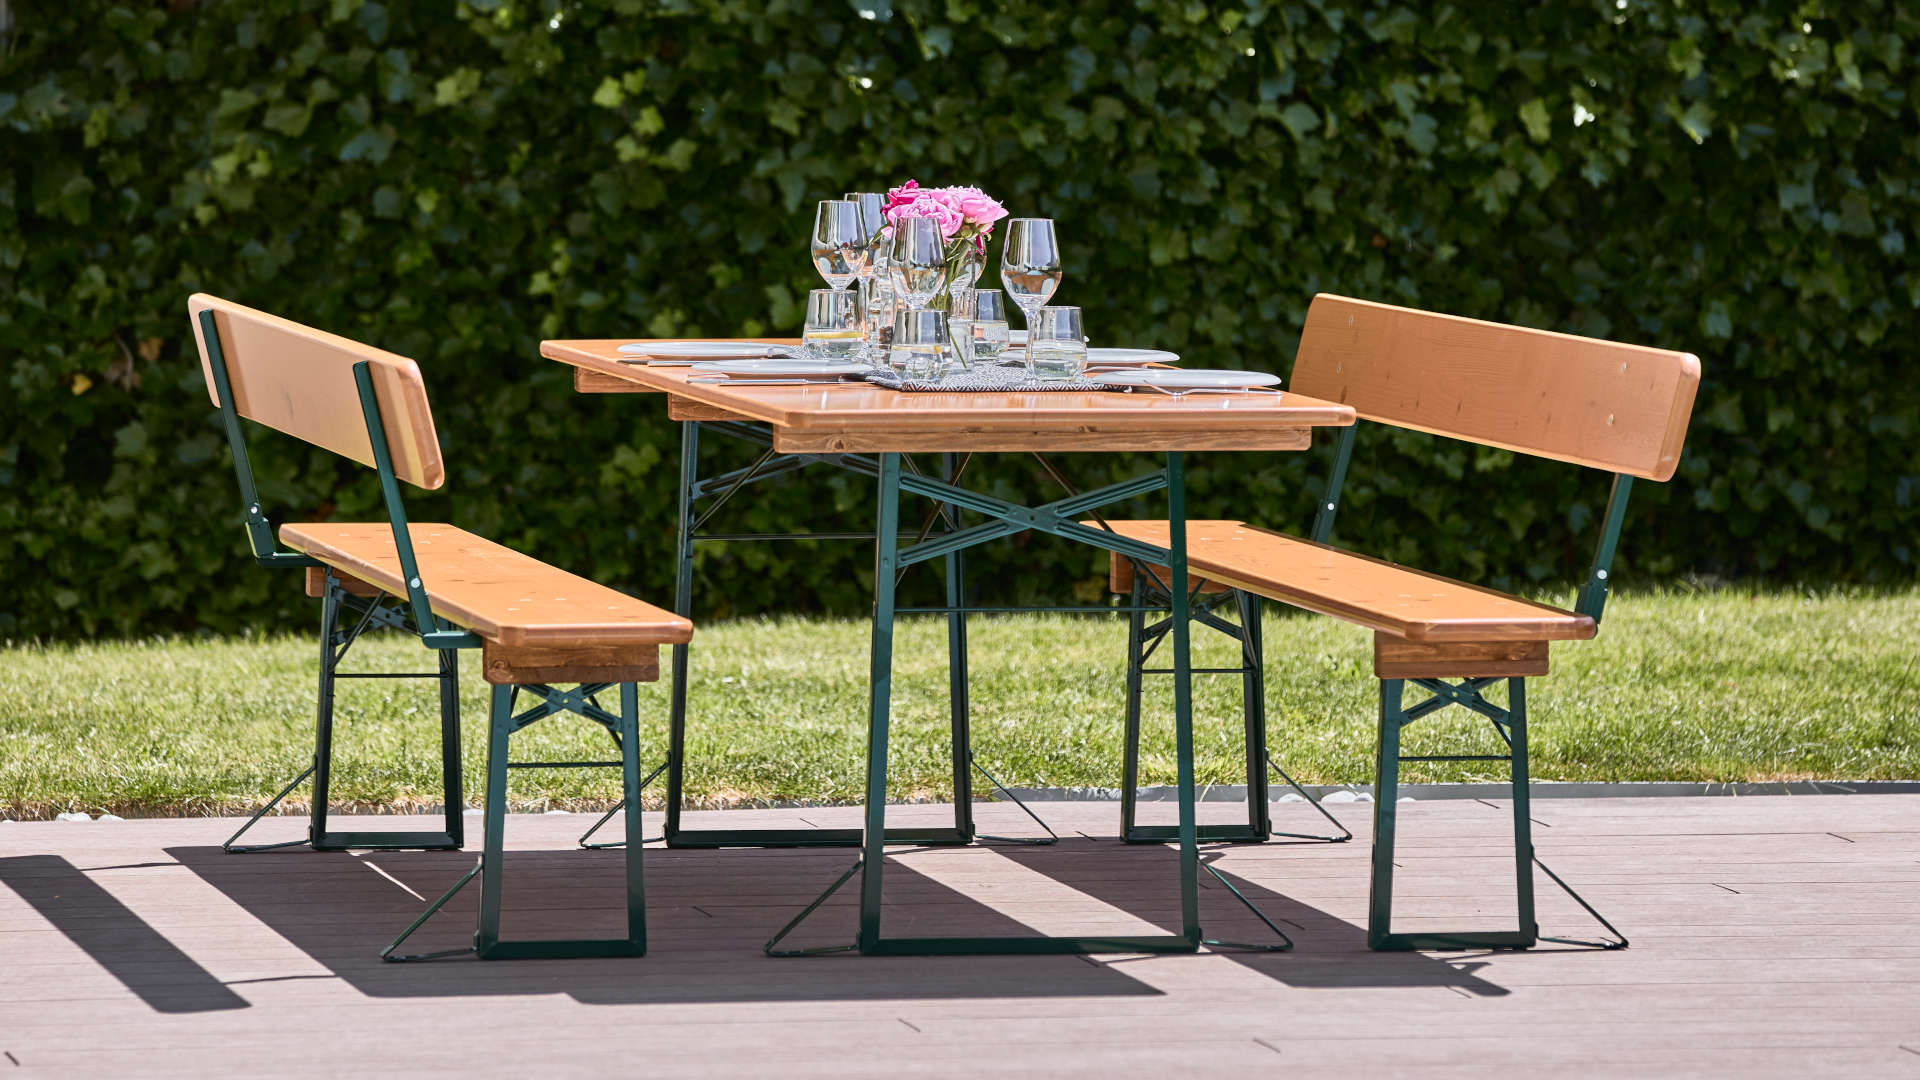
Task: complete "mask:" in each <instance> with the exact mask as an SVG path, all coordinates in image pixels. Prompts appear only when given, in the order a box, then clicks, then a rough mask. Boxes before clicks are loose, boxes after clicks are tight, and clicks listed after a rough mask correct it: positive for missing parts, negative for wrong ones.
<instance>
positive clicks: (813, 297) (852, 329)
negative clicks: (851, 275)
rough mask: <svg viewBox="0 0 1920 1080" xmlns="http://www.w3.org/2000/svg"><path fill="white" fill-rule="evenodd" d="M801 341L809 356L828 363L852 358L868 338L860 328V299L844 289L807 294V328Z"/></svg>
mask: <svg viewBox="0 0 1920 1080" xmlns="http://www.w3.org/2000/svg"><path fill="white" fill-rule="evenodd" d="M800 337H801V340H802V341H804V342H806V345H807V354H808V355H810V356H818V357H824V358H826V359H828V360H845V359H848V358H849V357H851V356H852V355H853V354H854V353H855V352H856V351H857V350H858V349H859V348H860V343H861V342H862V341H863V340H864V339H865V338H866V333H865V332H864V331H863V330H862V329H861V326H860V304H859V297H857V296H855V295H854V294H853V293H851V292H848V291H844V290H841V289H814V290H812V291H811V292H809V293H807V325H806V329H805V330H803V331H802V332H801V335H800Z"/></svg>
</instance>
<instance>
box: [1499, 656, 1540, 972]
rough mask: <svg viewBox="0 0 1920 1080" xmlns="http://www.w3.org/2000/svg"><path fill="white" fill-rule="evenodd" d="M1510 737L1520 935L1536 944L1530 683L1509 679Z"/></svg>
mask: <svg viewBox="0 0 1920 1080" xmlns="http://www.w3.org/2000/svg"><path fill="white" fill-rule="evenodd" d="M1507 735H1508V738H1509V739H1511V740H1512V746H1511V748H1510V749H1511V752H1512V766H1511V771H1510V772H1509V773H1508V776H1509V783H1510V784H1511V786H1512V791H1513V895H1514V901H1515V906H1516V907H1517V908H1518V909H1519V912H1520V933H1521V935H1523V936H1524V937H1526V938H1527V943H1528V944H1533V943H1534V942H1535V941H1538V940H1539V938H1540V923H1539V921H1538V920H1537V919H1536V918H1535V916H1534V910H1533V813H1532V793H1531V791H1530V790H1529V784H1530V782H1531V777H1530V776H1529V775H1528V772H1527V680H1525V679H1521V678H1513V679H1508V680H1507Z"/></svg>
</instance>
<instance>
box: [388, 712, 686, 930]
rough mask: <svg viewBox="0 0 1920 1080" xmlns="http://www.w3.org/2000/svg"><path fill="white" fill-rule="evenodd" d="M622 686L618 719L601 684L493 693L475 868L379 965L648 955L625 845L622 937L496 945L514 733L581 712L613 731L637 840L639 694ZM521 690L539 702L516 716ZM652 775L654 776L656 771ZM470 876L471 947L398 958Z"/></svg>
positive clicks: (641, 892)
mask: <svg viewBox="0 0 1920 1080" xmlns="http://www.w3.org/2000/svg"><path fill="white" fill-rule="evenodd" d="M619 687H620V712H619V715H614V714H613V713H611V712H608V711H607V710H605V709H603V708H601V707H600V705H599V704H598V702H597V700H596V698H595V695H596V694H598V693H599V692H601V691H603V690H605V689H607V688H608V684H605V683H590V684H585V685H582V686H579V687H577V688H575V689H572V690H558V689H555V688H553V687H551V686H546V685H541V684H529V685H526V686H495V687H494V688H493V701H492V709H491V714H490V717H489V723H488V739H487V798H486V811H485V812H486V838H485V841H484V845H483V847H482V850H481V854H480V858H479V861H478V862H476V863H475V864H474V867H473V869H471V870H469V871H467V872H466V874H465V875H463V876H462V877H461V878H460V880H459V881H457V882H455V883H454V886H453V888H451V889H448V890H447V892H446V893H445V895H443V896H441V897H440V899H438V900H435V901H434V902H433V903H432V904H431V905H429V906H428V907H427V910H426V911H424V912H421V914H420V917H419V918H417V919H415V920H413V923H412V924H411V925H409V926H408V927H407V928H406V929H405V930H404V931H402V932H401V934H400V936H399V937H397V938H394V939H393V941H392V943H390V944H389V945H388V946H387V947H386V948H384V949H382V950H380V956H381V958H383V959H386V960H391V961H403V960H431V959H438V958H440V957H445V956H460V955H465V954H467V953H472V954H474V955H476V956H478V957H480V958H481V959H483V960H518V959H543V960H565V959H574V958H578V957H591V956H642V955H645V953H646V951H647V921H646V920H647V916H646V893H645V889H644V887H643V881H642V878H641V867H640V859H641V846H640V845H639V844H637V843H629V844H628V845H627V848H626V853H625V855H626V898H627V935H626V937H624V938H584V939H572V940H548V941H502V940H500V889H501V868H502V866H501V864H502V845H503V842H504V839H505V838H504V835H503V833H504V831H505V826H506V817H507V770H508V769H509V768H514V767H516V766H515V765H514V764H512V763H509V762H508V760H507V743H508V740H509V739H510V738H511V737H512V735H513V733H514V732H516V731H519V730H520V729H521V728H524V727H526V726H527V725H529V724H532V723H534V722H535V721H538V720H541V719H544V718H546V717H548V716H553V715H556V714H558V713H562V712H573V713H578V714H580V715H581V716H584V717H586V718H587V719H589V720H592V721H594V722H595V723H598V724H600V725H602V726H604V727H605V728H606V729H607V730H608V731H609V732H612V734H613V737H614V741H615V742H616V743H617V744H618V745H619V747H620V761H619V762H618V764H619V766H620V769H621V774H622V777H623V779H624V784H623V785H622V786H623V788H624V790H623V792H622V794H623V795H624V800H623V802H622V806H623V807H624V809H625V813H626V826H627V836H628V837H630V838H632V837H638V836H639V835H640V784H641V781H640V757H639V748H638V747H639V719H638V718H639V713H640V699H639V690H638V687H637V686H636V685H635V684H633V683H620V684H619ZM523 690H524V691H526V692H527V693H529V694H532V695H533V696H535V697H537V698H539V699H540V701H539V703H538V704H536V705H534V706H533V707H532V708H529V709H527V710H526V711H524V712H521V713H518V714H516V713H515V712H514V706H515V704H516V699H517V698H518V695H519V693H520V691H523ZM530 764H532V765H533V766H534V767H545V768H554V767H564V766H572V765H577V764H583V763H578V762H538V763H530ZM590 764H601V763H598V762H595V763H590ZM655 771H656V774H657V772H658V770H655ZM603 820H604V819H603ZM475 877H478V878H479V879H480V912H479V916H478V919H477V925H476V927H475V929H474V934H473V946H472V947H471V948H466V949H448V950H442V951H439V952H431V953H420V954H415V955H402V954H397V952H396V950H398V949H399V947H400V945H401V943H402V942H404V941H406V940H407V938H408V937H410V936H411V935H412V934H413V932H414V931H415V930H418V929H419V928H420V927H421V926H422V925H423V924H425V923H426V921H427V920H428V919H430V918H432V917H433V916H434V914H435V913H437V912H438V911H439V910H440V909H441V908H442V907H444V906H445V905H446V903H447V901H449V900H451V899H453V897H454V894H456V893H458V892H459V891H460V890H461V889H463V888H465V887H466V885H467V883H468V882H470V881H472V880H473V879H474V878H475Z"/></svg>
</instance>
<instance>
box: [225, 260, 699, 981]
mask: <svg viewBox="0 0 1920 1080" xmlns="http://www.w3.org/2000/svg"><path fill="white" fill-rule="evenodd" d="M187 307H188V312H189V315H190V317H191V320H192V323H193V332H194V336H195V338H196V340H197V341H198V343H199V348H200V361H201V366H202V372H203V374H204V375H205V376H206V380H207V390H208V394H209V395H210V396H211V397H212V399H213V403H214V405H215V407H216V408H218V409H219V410H220V412H221V415H222V418H223V421H224V423H225V427H226V432H227V438H228V443H229V445H230V447H231V448H232V451H233V462H234V470H235V474H236V477H237V479H238V481H239V486H240V497H241V502H242V505H243V506H244V507H245V513H246V518H245V520H246V528H247V534H248V538H249V542H250V545H251V547H252V550H253V555H254V558H255V560H256V561H257V562H259V563H260V564H262V565H265V566H287V567H295V568H300V569H303V570H304V571H305V577H306V587H307V592H308V594H309V595H311V596H315V597H318V598H319V599H320V600H321V633H320V636H321V655H320V687H319V707H318V712H317V725H316V726H317V731H316V737H315V749H314V755H313V762H312V764H311V765H310V766H309V767H308V768H307V770H306V771H305V772H303V773H302V774H301V775H300V776H298V777H296V778H295V779H294V780H293V782H292V783H290V784H288V785H287V786H286V788H285V789H284V790H282V791H281V792H280V794H279V795H277V796H275V797H274V799H273V801H272V802H270V803H268V804H267V805H266V806H264V807H262V808H261V809H260V811H258V812H256V813H255V814H254V815H253V817H252V818H251V819H249V820H248V822H247V823H246V825H243V826H242V827H241V830H240V832H238V833H235V834H234V837H233V838H232V839H231V840H229V841H228V842H227V849H228V850H229V851H234V852H245V851H259V850H263V849H265V848H271V847H288V846H294V845H300V844H304V845H308V846H311V847H312V848H314V849H315V850H343V849H347V848H429V849H431V848H440V849H445V848H458V847H460V846H461V845H462V841H463V836H462V812H463V811H462V807H463V800H462V797H461V779H460V717H459V688H458V679H459V667H458V662H457V658H458V655H459V652H460V650H463V649H478V650H480V653H481V661H482V664H481V666H482V676H483V677H484V678H485V680H486V681H487V682H488V683H490V684H492V695H491V698H492V700H491V702H490V716H489V720H488V742H487V780H486V794H485V801H484V821H485V826H486V836H485V838H484V842H483V848H482V853H481V855H480V858H479V860H478V861H477V862H476V864H475V866H474V868H473V869H472V870H471V871H469V872H468V873H467V874H466V875H465V876H464V877H462V878H460V879H459V881H458V882H457V883H456V884H455V885H454V886H453V888H452V889H450V890H449V891H448V892H447V894H446V895H445V896H443V897H441V898H440V900H439V901H437V902H436V903H434V904H433V905H432V906H430V907H429V908H428V909H427V911H426V912H425V913H424V914H422V915H421V916H420V918H419V919H418V920H416V921H415V922H414V924H413V925H412V926H410V927H408V928H407V930H406V932H405V933H403V934H401V935H400V937H399V938H398V939H396V940H395V941H394V942H393V943H392V944H390V945H389V946H387V948H386V949H385V950H384V951H383V952H382V955H383V956H385V957H387V958H388V959H395V960H398V959H413V958H414V957H407V956H402V955H398V954H397V953H396V951H395V950H396V949H397V947H398V946H399V945H400V943H401V942H402V941H404V940H405V938H406V937H407V935H408V934H411V933H412V932H413V930H414V929H416V928H417V927H419V926H420V925H421V924H422V923H424V922H425V921H426V919H427V918H429V917H430V916H431V915H432V914H433V913H434V912H435V911H437V910H439V908H440V906H441V905H443V904H445V903H446V901H447V900H448V899H450V898H451V897H452V896H453V895H454V893H456V892H458V891H459V890H460V889H461V888H462V887H463V886H465V885H466V884H467V883H468V882H470V881H472V880H473V879H474V878H475V877H476V876H477V877H479V879H480V890H481V891H480V910H479V921H478V925H477V927H476V930H475V933H474V947H473V949H472V950H471V951H472V952H474V953H476V954H478V955H479V956H481V957H484V958H495V959H498V958H511V957H568V956H638V955H640V954H642V953H644V952H645V951H646V923H645V911H644V893H643V890H642V879H641V866H640V850H641V848H640V844H639V843H638V842H637V841H638V839H639V836H640V831H639V830H640V820H639V811H640V788H641V785H642V781H641V779H640V765H639V759H638V722H639V721H638V714H639V698H638V688H637V685H636V684H638V683H640V682H644V681H651V680H654V679H657V678H658V677H659V671H660V646H661V645H663V644H669V645H670V644H682V643H685V642H687V641H689V640H690V639H691V638H692V636H693V627H692V625H691V624H690V623H689V622H688V621H687V620H686V619H684V618H681V617H680V616H677V615H674V614H672V613H671V612H667V611H663V610H661V609H659V608H657V607H654V606H653V605H651V604H647V603H644V602H642V601H639V600H636V599H633V598H632V597H629V596H627V595H625V594H623V593H620V592H616V591H614V590H613V589H609V588H607V587H605V586H603V585H599V584H596V583H595V582H592V581H589V580H587V579H585V578H581V577H578V576H576V575H574V574H570V573H567V572H566V571H564V570H560V569H557V568H555V567H552V566H549V565H547V564H545V563H542V562H540V561H539V560H537V559H533V558H530V557H528V556H526V555H523V554H521V553H519V552H517V551H514V550H512V549H510V548H506V547H502V546H501V545H499V544H496V543H493V542H492V541H489V540H486V539H483V538H481V537H479V536H475V535H474V534H472V533H470V532H466V531H465V530H462V529H458V528H455V527H454V526H452V525H444V524H412V523H409V522H408V520H407V517H406V508H405V506H404V503H403V501H402V497H401V489H400V481H403V480H404V481H406V482H407V483H409V484H412V485H414V486H416V487H419V488H425V489H433V488H438V487H440V486H441V485H442V484H444V483H445V480H446V468H445V465H444V462H443V460H442V458H441V451H440V444H439V440H438V437H437V435H436V433H435V430H434V424H433V415H432V413H431V412H430V411H429V409H428V406H427V395H426V386H425V384H424V383H423V381H422V380H421V377H420V369H419V367H418V366H417V365H415V364H414V362H413V361H412V360H409V359H407V358H405V357H402V356H396V355H394V354H392V353H388V352H384V351H382V350H379V349H375V348H372V347H370V346H367V345H362V344H360V343H358V342H355V341H351V340H349V339H347V338H343V337H339V336H336V335H333V334H328V333H324V332H322V331H319V330H315V329H312V328H310V327H306V326H302V325H300V324H299V323H295V322H290V321H288V320H286V319H282V318H278V317H276V316H273V315H269V314H267V313H265V312H261V311H255V310H253V309H251V308H246V307H242V306H240V305H239V304H235V303H231V302H228V301H225V300H220V299H217V298H215V297H211V296H206V295H195V296H194V297H192V298H191V299H190V300H189V301H188V305H187ZM242 418H245V419H248V420H252V421H254V422H256V423H259V424H262V425H264V426H266V427H270V428H273V429H275V430H277V431H280V432H283V433H285V434H288V435H292V436H294V437H295V438H298V439H301V440H304V441H306V442H308V443H311V444H313V445H315V446H319V447H322V448H324V449H327V450H330V451H332V452H334V453H336V454H339V455H341V456H343V457H347V458H351V459H352V460H354V461H357V462H359V463H361V464H362V465H367V466H371V467H372V468H373V469H374V471H375V472H376V473H377V474H378V478H379V484H380V491H381V495H382V498H383V501H384V504H385V507H386V511H387V520H385V521H378V522H367V523H359V522H311V523H297V524H286V525H283V526H281V528H280V533H279V539H280V541H282V542H284V543H285V544H286V545H287V547H288V548H290V549H291V550H290V551H288V550H279V548H278V546H277V545H276V543H275V541H274V534H273V531H272V529H271V527H270V526H269V525H268V523H267V519H266V516H265V515H264V513H263V512H262V510H261V506H260V500H259V496H258V494H257V493H256V490H255V487H254V478H253V469H252V465H251V462H250V459H249V457H248V454H247V447H246V440H245V438H244V435H243V432H242V429H241V424H240V420H241V419H242ZM378 627H391V628H395V629H400V630H404V631H408V632H411V633H414V634H417V635H418V636H419V638H420V640H421V643H422V644H423V645H425V646H426V647H427V648H428V649H430V650H432V651H433V652H434V653H435V654H437V656H438V658H439V660H438V665H437V667H438V670H437V671H434V672H429V673H389V672H358V673H356V672H343V671H340V670H339V666H340V663H341V661H342V660H343V659H344V658H345V656H346V654H347V652H348V650H349V649H351V648H352V646H353V644H354V642H355V641H357V640H358V639H359V637H360V636H361V635H362V634H363V633H365V632H366V631H368V630H370V629H374V628H378ZM409 677H419V678H432V679H435V680H437V681H438V683H439V692H440V712H441V716H440V719H441V740H442V767H443V780H444V782H445V785H446V786H445V821H446V827H445V830H444V831H442V832H429V833H417V832H392V831H375V832H338V831H333V830H330V829H328V827H327V795H328V783H329V773H330V769H331V765H332V760H333V755H332V743H333V711H334V710H333V697H334V683H335V681H336V680H337V679H345V678H409ZM554 684H572V686H573V688H572V689H560V688H557V687H556V686H555V685H554ZM608 691H612V692H614V693H617V694H618V696H619V699H620V703H619V705H618V707H617V708H616V709H607V708H603V707H602V706H601V704H600V702H599V700H598V695H600V694H602V693H605V692H608ZM522 694H525V695H527V696H529V697H532V698H535V699H537V701H535V703H533V704H532V705H531V706H530V707H528V708H526V709H524V710H521V711H518V712H516V709H517V708H518V705H519V697H520V695H522ZM562 712H573V713H578V714H580V715H582V716H585V717H587V718H588V719H590V720H592V721H594V722H595V723H598V724H600V725H602V726H603V727H605V728H606V729H607V730H608V732H609V733H610V734H611V735H612V736H613V741H614V743H615V744H616V746H617V747H618V749H619V751H620V760H619V761H607V762H596V763H580V762H563V763H552V762H540V763H517V762H516V763H513V764H511V765H510V764H509V762H508V740H509V737H510V736H511V735H512V734H513V733H514V732H516V731H518V730H519V729H521V728H523V727H525V726H527V725H528V724H531V723H533V722H534V721H536V720H539V719H542V718H544V717H547V716H551V715H556V714H559V713H562ZM529 764H530V765H533V766H535V767H538V766H542V765H579V764H598V765H604V766H609V767H618V768H620V769H621V770H622V773H623V777H624V784H623V787H624V792H625V796H626V801H625V804H624V806H625V811H626V826H627V836H628V837H629V839H630V840H633V841H635V842H633V843H629V844H627V845H626V847H627V851H626V899H627V904H626V907H627V936H626V937H624V938H613V939H585V940H570V941H551V940H549V941H508V942H503V941H501V940H500V889H501V845H502V833H503V829H504V824H505V817H506V795H507V770H508V769H509V768H512V767H520V766H522V765H529ZM309 776H311V777H312V778H313V803H312V806H313V808H312V812H311V814H312V817H311V823H310V825H309V829H308V835H307V839H306V840H304V841H292V842H290V843H288V844H269V845H258V846H244V845H240V844H237V843H236V841H237V840H238V839H239V838H240V836H241V834H243V833H245V832H246V830H247V828H249V827H251V826H252V825H253V823H254V822H255V821H258V820H259V819H260V817H261V815H262V814H264V813H266V812H267V811H268V810H269V809H271V808H272V807H273V806H274V805H275V804H277V803H278V802H279V801H280V800H281V799H283V798H285V797H286V796H287V794H288V793H290V792H291V791H292V790H293V789H294V788H295V787H297V786H298V785H299V784H300V783H301V782H302V781H304V780H306V779H307V778H308V777H309ZM453 951H454V952H466V951H469V950H464V949H462V950H453ZM430 955H436V956H437V955H449V954H442V953H435V954H430Z"/></svg>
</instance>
